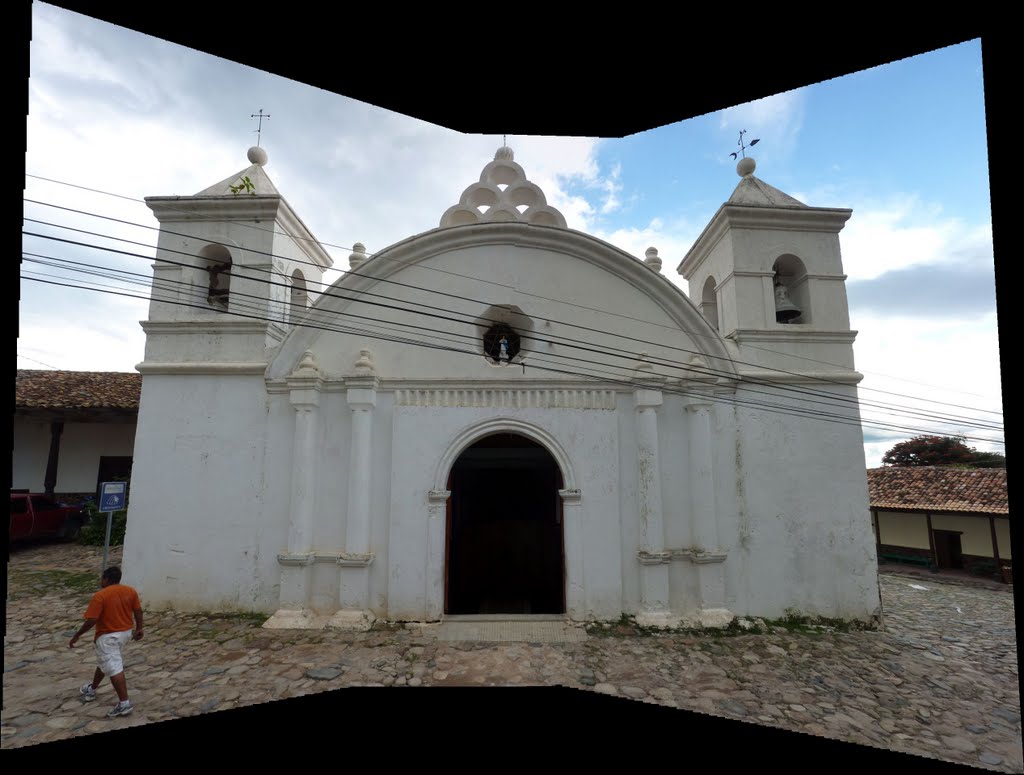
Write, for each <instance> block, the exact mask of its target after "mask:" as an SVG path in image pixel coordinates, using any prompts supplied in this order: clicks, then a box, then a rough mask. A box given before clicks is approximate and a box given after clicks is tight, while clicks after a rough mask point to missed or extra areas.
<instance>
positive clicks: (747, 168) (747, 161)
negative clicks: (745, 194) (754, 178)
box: [736, 156, 757, 178]
mask: <svg viewBox="0 0 1024 775" xmlns="http://www.w3.org/2000/svg"><path fill="white" fill-rule="evenodd" d="M756 168H757V163H756V162H755V161H754V159H753V158H752V157H750V156H747V157H745V158H743V159H740V160H739V161H738V162H737V163H736V174H737V175H739V176H740V177H741V178H745V177H746V176H747V175H753V174H754V170H755V169H756Z"/></svg>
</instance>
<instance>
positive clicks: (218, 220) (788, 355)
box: [25, 175, 1001, 415]
mask: <svg viewBox="0 0 1024 775" xmlns="http://www.w3.org/2000/svg"><path fill="white" fill-rule="evenodd" d="M29 177H36V178H38V179H41V180H46V181H48V182H53V183H58V184H61V185H67V186H71V187H74V188H82V189H84V190H88V191H93V192H96V193H101V194H107V195H109V196H114V197H118V198H122V199H128V200H130V201H134V202H144V200H139V199H137V198H133V197H125V196H122V195H119V194H112V193H109V192H105V191H100V190H98V189H91V188H87V187H84V186H77V185H75V184H71V183H64V182H63V181H56V180H53V179H50V178H40V177H39V176H34V175H30V176H29ZM25 201H26V202H30V203H33V204H39V205H43V206H47V207H54V208H57V209H62V210H67V211H69V212H76V213H79V214H83V215H88V216H91V217H95V218H102V219H105V220H110V221H114V222H117V223H123V224H127V225H131V226H136V227H138V228H144V229H150V230H154V231H160V229H159V228H157V227H153V226H150V225H147V224H140V223H136V222H132V221H125V220H122V219H118V218H113V217H110V216H104V215H100V214H97V213H92V212H89V211H84V210H76V209H74V208H68V207H63V206H60V205H54V204H51V203H48V202H40V201H38V200H33V199H26V200H25ZM161 205H162V206H164V207H167V208H168V209H171V210H174V209H176V208H172V207H170V206H168V205H167V204H166V202H162V203H161ZM180 212H183V213H189V214H190V215H193V217H194V213H191V212H190V211H187V210H183V209H182V210H180ZM29 220H31V219H29ZM196 220H199V221H204V222H205V221H209V222H215V223H230V224H235V225H240V226H245V227H248V228H254V229H257V230H258V231H263V232H271V231H272V230H270V229H267V228H265V227H259V226H255V225H253V224H250V223H248V222H244V221H235V220H230V219H221V218H196ZM164 233H168V234H175V235H179V236H187V237H194V235H190V234H181V233H179V232H174V231H170V230H166V229H165V230H164ZM284 233H285V234H286V235H287V236H288V237H289V238H290V239H292V240H296V241H297V240H304V241H311V242H314V243H315V244H318V245H320V246H324V245H327V246H330V247H338V248H341V249H346V250H351V249H353V248H346V247H344V246H341V245H333V244H331V243H326V242H317V241H316V240H311V239H310V238H306V237H296V236H295V235H292V234H288V233H287V232H284ZM108 238H109V239H118V238H115V237H108ZM126 241H127V240H126ZM135 244H144V243H135ZM146 247H150V248H153V246H151V245H146ZM250 252H253V253H257V254H260V253H263V254H265V255H268V256H271V257H278V258H285V259H287V260H289V261H293V262H295V263H303V264H308V265H311V266H317V265H316V264H315V263H314V262H311V261H303V260H301V259H293V258H287V257H284V256H275V255H274V254H272V253H267V252H265V251H251V250H250ZM368 256H369V257H371V258H377V257H379V258H384V259H385V260H395V259H390V258H388V257H387V256H379V255H378V254H368ZM317 268H318V269H319V267H318V266H317ZM417 268H420V269H429V270H431V271H437V272H442V273H445V274H450V275H454V276H457V277H462V278H465V279H469V280H474V281H477V282H483V283H489V284H493V285H498V286H500V287H503V288H508V289H510V290H514V291H515V292H516V293H517V294H521V295H525V296H530V297H534V298H540V299H544V300H547V301H553V302H556V303H559V304H563V305H567V306H573V307H577V308H580V309H586V310H589V311H594V312H600V313H602V314H607V315H612V316H615V317H621V318H624V319H628V320H632V321H635V322H640V323H644V324H647V325H652V326H657V327H660V328H665V329H667V330H671V331H679V330H680V329H679V328H678V327H673V326H666V325H665V324H663V323H655V322H653V321H648V320H643V319H641V318H636V317H632V316H629V315H622V314H619V313H614V312H611V311H608V310H602V309H599V308H596V307H588V306H586V305H581V304H577V303H574V302H569V301H566V300H562V299H556V298H551V297H548V296H543V295H540V294H533V293H529V292H527V291H523V290H520V289H515V288H512V287H511V286H509V285H507V284H505V283H499V282H496V281H494V280H488V279H485V278H480V277H475V276H472V275H466V274H462V273H459V272H452V271H449V270H444V269H440V268H439V267H432V266H429V265H424V264H419V265H417ZM346 274H353V275H356V276H370V277H372V275H362V274H361V273H359V272H355V271H353V270H349V271H348V272H347V273H346ZM374 279H376V280H377V281H378V282H385V283H395V284H399V285H404V283H396V281H393V280H388V279H385V278H374ZM318 284H319V285H320V286H321V287H323V286H324V283H318ZM413 287H416V288H417V289H419V290H423V291H426V292H429V293H437V294H440V295H443V296H453V297H454V298H460V299H464V300H468V301H474V302H476V303H484V304H487V303H488V302H480V301H479V300H475V299H466V297H461V296H456V295H454V294H447V293H445V292H443V291H437V290H433V289H430V288H425V287H421V286H413ZM553 322H555V321H553ZM563 325H573V324H571V323H563ZM686 333H688V334H689V335H690V336H692V337H695V338H712V337H710V335H707V334H702V333H698V332H692V331H686ZM612 335H613V336H618V335H617V334H614V333H613V334H612ZM662 346H664V345H662ZM743 347H744V348H745V349H751V350H760V351H764V352H769V353H772V354H774V355H778V356H782V357H786V358H794V359H799V360H804V361H809V362H813V363H820V364H823V365H827V366H833V367H837V368H847V367H846V366H844V365H842V364H836V363H832V362H830V361H823V360H820V359H815V358H808V357H806V356H801V355H796V354H793V353H785V352H782V351H779V350H774V349H771V348H767V347H758V346H756V345H752V344H749V343H744V345H743ZM735 362H736V363H741V362H740V361H735ZM777 371H780V372H781V373H788V372H784V371H782V370H777ZM878 376H885V377H887V378H891V379H898V380H901V381H904V382H909V383H912V384H920V385H924V386H926V387H932V388H938V386H935V385H928V384H927V383H921V382H915V381H914V380H906V379H903V378H900V377H892V376H891V375H884V374H879V375H878ZM824 381H828V380H824ZM939 389H946V388H939ZM861 390H870V391H872V392H880V393H888V394H890V395H896V396H900V397H904V398H906V397H908V396H905V395H903V394H900V393H895V392H892V391H885V390H879V389H877V388H867V387H862V388H861ZM955 392H961V393H965V394H967V395H976V394H971V393H966V391H955ZM913 398H914V399H915V400H918V401H923V402H927V403H935V404H941V405H946V406H952V407H955V408H958V409H968V410H970V411H976V412H983V413H986V414H997V415H998V414H1001V412H997V411H993V410H988V409H978V408H976V407H968V406H963V405H961V404H953V403H949V402H944V401H936V400H934V399H926V398H920V397H917V396H914V397H913Z"/></svg>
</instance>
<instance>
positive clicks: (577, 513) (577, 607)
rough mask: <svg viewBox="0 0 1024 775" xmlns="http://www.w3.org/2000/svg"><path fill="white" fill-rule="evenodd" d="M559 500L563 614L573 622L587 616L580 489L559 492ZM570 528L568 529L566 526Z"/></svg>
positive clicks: (581, 495) (581, 496)
mask: <svg viewBox="0 0 1024 775" xmlns="http://www.w3.org/2000/svg"><path fill="white" fill-rule="evenodd" d="M558 495H559V497H561V499H562V525H561V528H562V535H564V536H565V584H566V589H565V612H566V613H567V614H568V615H569V617H570V618H572V619H578V620H583V619H586V616H587V601H586V594H585V593H586V583H585V579H586V573H585V569H584V567H583V554H584V552H583V533H584V526H583V524H582V522H583V509H582V508H581V506H580V504H581V502H582V500H583V494H582V493H581V492H580V490H579V489H576V488H572V489H565V490H559V491H558ZM570 525H571V526H572V529H571V530H570V529H569V526H570Z"/></svg>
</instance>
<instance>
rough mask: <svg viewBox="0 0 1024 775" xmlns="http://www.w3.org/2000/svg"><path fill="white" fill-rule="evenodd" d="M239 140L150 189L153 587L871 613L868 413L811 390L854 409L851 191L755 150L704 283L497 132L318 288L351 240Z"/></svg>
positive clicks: (632, 610) (696, 615) (329, 597)
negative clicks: (847, 260) (641, 246)
mask: <svg viewBox="0 0 1024 775" xmlns="http://www.w3.org/2000/svg"><path fill="white" fill-rule="evenodd" d="M249 160H250V162H252V165H251V166H250V167H248V168H246V169H244V170H242V171H241V172H240V173H238V174H236V175H233V176H231V177H229V178H226V179H225V180H224V181H222V182H221V183H218V184H216V185H214V186H212V187H210V188H208V189H206V190H204V191H202V192H200V193H199V194H197V195H196V196H193V197H152V198H149V199H147V203H148V205H149V207H150V208H151V209H152V211H153V213H154V215H155V216H156V218H157V219H158V221H159V222H160V226H161V233H160V238H159V244H158V249H157V254H156V260H155V263H154V279H153V300H152V302H151V306H150V311H149V318H148V320H146V321H144V322H143V328H144V329H145V332H146V337H147V338H146V353H145V360H144V361H143V362H142V363H140V364H139V365H138V370H139V371H140V372H141V373H142V375H143V381H142V394H141V401H140V410H139V418H138V428H137V433H136V443H135V450H134V465H133V477H132V500H131V504H130V513H129V519H128V530H127V536H126V544H125V550H124V560H123V562H124V570H125V574H126V579H128V580H129V581H130V582H131V583H132V584H133V585H135V586H137V588H138V589H139V590H140V593H141V595H142V596H143V597H144V599H146V600H147V604H148V605H151V606H155V607H161V606H164V607H171V608H176V609H180V610H212V611H216V610H224V611H230V610H249V611H259V612H264V613H266V614H270V615H271V618H270V620H269V621H268V623H267V626H272V627H323V626H333V627H354V628H365V627H367V626H369V625H370V624H371V623H372V622H373V621H374V620H375V619H383V620H388V621H424V622H430V621H438V620H440V619H442V618H444V617H446V616H459V615H481V614H496V615H501V614H506V615H540V614H544V615H564V616H565V617H566V618H568V619H570V620H573V621H593V620H613V619H619V618H620V617H621V616H623V615H627V616H634V617H636V619H637V621H638V622H639V623H640V624H644V625H650V626H723V625H725V624H728V623H729V622H730V621H731V620H732V619H733V618H734V617H737V616H757V617H766V618H775V617H782V616H785V615H787V614H789V613H799V614H801V615H806V616H812V617H817V616H820V617H829V618H841V619H847V620H855V621H860V622H864V623H868V624H870V623H873V622H876V621H877V619H878V617H879V615H880V602H879V591H878V581H877V564H876V562H877V560H876V550H875V540H874V535H873V532H872V524H871V518H870V512H869V506H868V488H867V478H866V471H865V459H864V451H863V438H862V433H861V429H860V427H859V425H858V424H856V422H853V423H846V424H844V423H835V422H829V421H828V420H827V418H826V417H824V416H821V415H815V414H813V413H812V412H814V411H816V410H821V411H822V412H824V413H825V414H845V415H848V416H851V417H853V418H856V417H857V416H858V415H857V411H858V410H857V404H856V399H857V389H856V385H857V383H858V382H859V380H860V375H859V374H858V373H857V372H856V371H855V370H854V363H853V341H854V338H855V332H853V331H851V330H850V324H849V318H848V311H847V302H846V291H845V276H844V274H843V268H842V262H841V257H840V246H839V237H838V235H839V232H840V230H841V229H842V228H843V226H844V224H845V222H846V221H847V219H848V218H849V217H850V214H851V211H849V210H843V209H831V208H815V207H808V206H806V205H804V204H802V203H800V202H798V201H796V200H795V199H792V198H791V197H788V196H787V195H785V194H783V193H782V192H780V191H778V190H776V189H774V188H772V187H771V186H769V185H767V184H766V183H764V182H763V181H761V180H759V179H758V178H757V177H755V176H754V175H753V171H754V165H753V162H752V160H750V159H745V160H743V161H741V164H740V166H739V167H738V172H739V173H740V176H741V179H740V182H739V185H738V186H737V188H736V189H735V191H734V192H733V194H732V196H731V197H730V198H729V200H728V201H727V202H726V203H725V204H723V205H722V207H721V208H720V209H719V210H718V212H717V214H716V215H715V216H714V218H713V219H712V221H711V222H710V224H709V225H708V226H707V228H706V229H705V230H704V232H703V233H702V234H701V235H700V237H699V238H698V239H697V241H696V243H695V244H694V246H693V247H692V249H691V250H690V251H689V253H688V254H687V255H686V256H685V257H684V258H683V259H682V262H681V264H680V265H679V269H678V271H679V272H680V274H682V276H683V277H684V279H685V280H687V281H688V283H689V298H688V297H687V295H686V294H684V293H683V292H681V291H680V290H679V288H677V287H676V286H675V285H674V284H673V283H671V282H670V281H669V280H668V279H667V278H666V277H665V276H664V275H663V273H662V267H661V259H660V258H659V257H658V255H657V251H656V250H653V249H651V250H648V252H647V256H646V257H645V259H644V260H640V259H638V258H635V257H633V256H631V255H629V254H627V253H625V252H624V251H622V250H620V249H618V248H616V247H613V246H612V245H610V244H607V243H605V242H603V241H601V240H599V239H596V238H594V237H592V236H589V235H586V234H583V233H580V232H577V231H574V230H571V229H569V228H567V227H566V223H565V219H564V218H563V217H562V215H561V214H560V213H559V212H558V211H557V210H556V209H554V208H553V207H551V206H550V205H548V204H547V202H546V200H545V197H544V194H543V193H542V192H541V191H540V189H539V188H538V187H537V186H536V185H534V184H533V183H531V182H530V181H529V179H528V177H527V175H526V172H525V171H524V169H523V168H522V167H521V166H520V165H519V164H517V163H516V162H515V160H514V158H513V155H512V152H511V150H510V149H508V148H505V147H503V148H501V149H499V151H498V153H497V154H496V156H495V159H494V160H493V161H492V162H490V163H488V164H487V165H486V166H485V167H484V169H483V172H482V173H481V176H480V180H479V181H478V182H476V183H474V184H472V185H470V186H469V187H468V188H466V189H465V190H464V192H463V194H462V196H461V198H460V199H459V201H458V202H457V203H456V204H455V205H453V206H452V207H451V208H449V209H448V210H447V211H446V212H444V213H443V214H442V215H441V219H440V223H439V226H438V228H436V229H433V230H431V231H428V232H425V233H423V234H419V235H416V236H413V237H410V238H408V239H406V240H404V241H401V242H399V243H396V244H394V245H392V246H391V247H389V248H387V249H385V250H382V251H380V252H378V253H376V254H375V255H373V256H372V257H371V256H368V255H366V253H365V250H364V249H363V247H362V246H361V245H356V246H355V249H354V251H353V253H352V255H351V256H350V258H349V264H350V267H349V271H347V272H345V273H344V274H343V275H342V276H341V278H340V279H339V280H338V281H337V282H335V283H334V284H333V285H331V286H330V287H327V288H322V286H321V284H320V282H321V280H322V279H323V276H324V272H325V271H326V270H327V269H328V268H330V267H331V266H332V259H331V258H330V256H329V255H328V254H327V252H326V251H325V250H324V249H323V247H322V246H321V245H320V243H319V242H317V240H316V239H315V238H314V237H313V235H312V234H310V233H309V230H308V229H307V228H306V226H305V225H304V224H303V222H302V220H301V218H300V217H299V216H298V214H296V213H295V212H294V211H293V210H292V209H291V207H290V205H289V204H288V202H287V201H286V200H285V199H284V198H283V197H282V196H281V195H280V193H279V192H278V191H277V189H276V188H275V187H274V185H273V183H272V182H271V180H270V179H269V177H267V174H266V171H265V169H264V167H265V165H266V161H267V157H266V154H265V153H264V152H263V151H262V150H260V149H258V148H254V149H251V150H250V153H249ZM457 192H458V189H457V188H456V189H455V190H453V199H454V196H455V194H457ZM691 299H692V301H691ZM825 393H828V394H831V395H833V396H834V397H835V401H834V402H832V401H827V402H826V403H825V404H820V403H815V402H821V401H823V400H825V399H823V394H825ZM808 410H809V411H808Z"/></svg>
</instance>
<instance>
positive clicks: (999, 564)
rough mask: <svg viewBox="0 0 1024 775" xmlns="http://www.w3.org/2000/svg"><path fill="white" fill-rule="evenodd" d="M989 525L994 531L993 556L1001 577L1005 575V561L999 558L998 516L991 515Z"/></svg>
mask: <svg viewBox="0 0 1024 775" xmlns="http://www.w3.org/2000/svg"><path fill="white" fill-rule="evenodd" d="M988 527H989V530H991V531H992V556H993V557H994V558H995V561H996V574H997V575H998V576H999V578H1002V577H1003V563H1002V560H1000V559H999V539H998V538H996V518H995V517H992V516H990V517H989V518H988Z"/></svg>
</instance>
